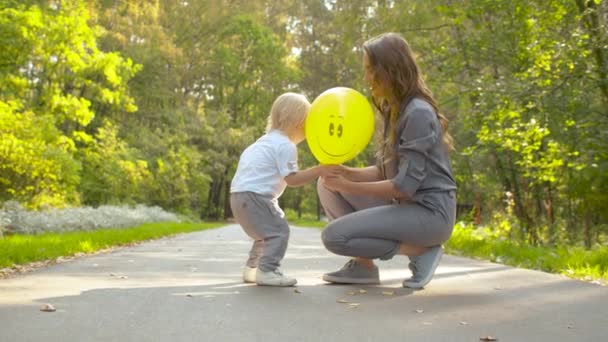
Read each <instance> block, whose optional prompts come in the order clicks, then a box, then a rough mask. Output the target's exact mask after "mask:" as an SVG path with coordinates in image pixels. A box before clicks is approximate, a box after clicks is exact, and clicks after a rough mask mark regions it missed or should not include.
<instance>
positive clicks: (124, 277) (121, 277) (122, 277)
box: [118, 276, 129, 279]
mask: <svg viewBox="0 0 608 342" xmlns="http://www.w3.org/2000/svg"><path fill="white" fill-rule="evenodd" d="M118 279H129V277H127V276H120V277H118Z"/></svg>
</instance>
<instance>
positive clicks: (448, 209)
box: [317, 182, 456, 260]
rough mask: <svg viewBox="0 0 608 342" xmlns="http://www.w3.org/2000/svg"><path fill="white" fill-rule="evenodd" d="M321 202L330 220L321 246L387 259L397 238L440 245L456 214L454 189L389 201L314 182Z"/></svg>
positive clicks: (341, 252)
mask: <svg viewBox="0 0 608 342" xmlns="http://www.w3.org/2000/svg"><path fill="white" fill-rule="evenodd" d="M317 192H318V194H319V199H320V200H321V205H322V206H323V209H325V213H326V214H327V216H328V218H329V219H330V220H331V222H330V223H329V224H328V225H327V227H325V229H324V230H323V234H322V240H323V244H324V245H325V247H326V248H327V249H328V250H329V251H331V252H333V253H335V254H338V255H345V256H350V257H361V258H367V259H376V258H379V259H382V260H388V259H391V258H392V257H393V256H394V255H395V254H396V253H397V252H398V251H399V248H400V247H401V244H402V243H404V244H407V245H414V246H420V247H430V246H435V245H440V244H442V243H444V242H445V241H447V239H448V238H449V237H450V236H451V235H452V230H453V228H454V221H455V217H456V196H455V192H454V191H443V192H427V193H425V194H424V195H422V196H421V195H420V194H417V198H420V200H419V202H408V203H400V204H399V203H396V204H391V203H388V202H387V201H385V200H381V199H378V198H373V197H367V196H357V195H351V194H343V193H339V192H337V191H333V190H330V189H328V188H326V187H325V186H324V185H322V183H321V182H318V183H317Z"/></svg>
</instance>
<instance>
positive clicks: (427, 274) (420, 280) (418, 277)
mask: <svg viewBox="0 0 608 342" xmlns="http://www.w3.org/2000/svg"><path fill="white" fill-rule="evenodd" d="M442 255H443V247H441V246H435V247H431V249H429V250H428V251H426V252H424V254H421V255H419V256H415V257H410V264H409V267H410V270H411V271H412V277H411V278H408V279H405V280H404V281H403V287H409V288H411V289H421V288H423V287H424V286H425V285H426V284H428V283H429V281H431V279H433V275H434V274H435V270H436V269H437V265H439V261H440V260H441V256H442Z"/></svg>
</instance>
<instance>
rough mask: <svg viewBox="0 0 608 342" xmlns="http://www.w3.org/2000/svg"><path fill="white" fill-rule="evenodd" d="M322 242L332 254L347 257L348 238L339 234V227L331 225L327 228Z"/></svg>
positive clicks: (324, 230)
mask: <svg viewBox="0 0 608 342" xmlns="http://www.w3.org/2000/svg"><path fill="white" fill-rule="evenodd" d="M321 240H322V241H323V245H324V246H325V248H327V250H329V251H330V252H332V253H335V254H339V255H346V254H345V253H344V252H345V250H346V244H347V242H348V239H347V237H346V236H344V235H343V234H340V233H339V232H338V229H337V226H335V225H332V224H331V223H330V224H329V225H328V226H327V227H325V229H323V232H322V233H321Z"/></svg>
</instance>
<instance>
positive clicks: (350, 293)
mask: <svg viewBox="0 0 608 342" xmlns="http://www.w3.org/2000/svg"><path fill="white" fill-rule="evenodd" d="M346 294H347V295H350V296H354V295H356V294H357V292H355V291H348V292H346Z"/></svg>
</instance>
